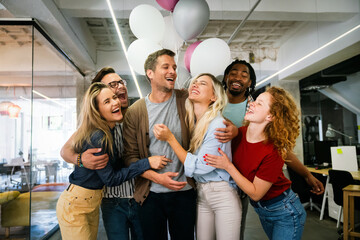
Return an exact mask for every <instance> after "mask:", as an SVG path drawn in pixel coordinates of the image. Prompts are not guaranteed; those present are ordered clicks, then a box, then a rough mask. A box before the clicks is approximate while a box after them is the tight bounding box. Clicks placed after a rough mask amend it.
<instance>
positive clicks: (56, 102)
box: [32, 90, 67, 108]
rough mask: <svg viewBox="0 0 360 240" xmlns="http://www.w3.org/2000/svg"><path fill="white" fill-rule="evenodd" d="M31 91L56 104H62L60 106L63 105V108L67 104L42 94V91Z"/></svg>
mask: <svg viewBox="0 0 360 240" xmlns="http://www.w3.org/2000/svg"><path fill="white" fill-rule="evenodd" d="M32 92H33V93H35V94H37V95H39V96H40V97H43V98H45V99H47V100H49V101H51V102H53V103H55V104H57V105H60V106H62V107H64V108H67V106H66V105H65V104H62V103H60V102H59V101H56V100H54V99H52V98H49V97H48V96H46V95H44V94H42V93H40V92H38V91H36V90H32Z"/></svg>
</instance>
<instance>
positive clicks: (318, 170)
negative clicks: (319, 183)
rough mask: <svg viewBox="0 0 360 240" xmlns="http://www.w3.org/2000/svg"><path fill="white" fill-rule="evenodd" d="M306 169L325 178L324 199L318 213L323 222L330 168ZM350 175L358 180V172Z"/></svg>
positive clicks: (359, 173) (359, 176)
mask: <svg viewBox="0 0 360 240" xmlns="http://www.w3.org/2000/svg"><path fill="white" fill-rule="evenodd" d="M306 168H307V169H308V170H309V171H310V172H312V173H319V174H322V175H325V176H326V184H325V191H324V197H323V200H322V204H321V211H320V220H323V218H324V212H325V205H326V199H327V198H328V196H329V170H330V169H331V168H324V169H315V168H314V167H308V166H306ZM350 173H351V175H352V176H353V178H354V179H355V180H360V171H355V172H350Z"/></svg>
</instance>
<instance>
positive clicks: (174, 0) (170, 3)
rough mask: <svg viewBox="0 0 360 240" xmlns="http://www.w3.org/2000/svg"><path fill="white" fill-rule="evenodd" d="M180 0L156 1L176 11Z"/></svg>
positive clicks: (164, 7) (163, 6) (165, 7)
mask: <svg viewBox="0 0 360 240" xmlns="http://www.w3.org/2000/svg"><path fill="white" fill-rule="evenodd" d="M178 1H179V0H156V2H157V3H158V4H159V5H160V6H161V7H162V8H163V9H166V10H168V11H171V12H172V11H174V8H175V5H176V3H177V2H178Z"/></svg>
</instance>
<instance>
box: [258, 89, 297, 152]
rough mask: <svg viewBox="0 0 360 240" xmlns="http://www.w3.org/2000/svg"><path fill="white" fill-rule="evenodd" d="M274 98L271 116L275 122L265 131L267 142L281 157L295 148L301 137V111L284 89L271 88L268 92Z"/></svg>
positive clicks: (271, 105) (267, 126)
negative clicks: (271, 144)
mask: <svg viewBox="0 0 360 240" xmlns="http://www.w3.org/2000/svg"><path fill="white" fill-rule="evenodd" d="M266 92H267V93H270V94H271V96H272V99H271V104H270V114H271V115H272V117H273V120H272V121H271V122H270V123H269V124H268V125H266V127H265V129H264V133H265V136H266V138H267V141H269V142H271V143H273V144H274V146H275V148H276V149H277V150H278V151H279V154H280V156H281V157H282V158H283V159H286V156H287V154H288V153H289V152H291V151H292V149H293V148H294V146H295V142H296V138H297V137H298V136H299V131H300V123H299V122H300V120H299V115H300V112H299V109H298V107H297V106H296V103H295V101H294V99H293V97H292V96H291V95H290V94H289V93H288V92H287V91H285V90H284V89H282V88H279V87H270V88H268V89H267V90H266Z"/></svg>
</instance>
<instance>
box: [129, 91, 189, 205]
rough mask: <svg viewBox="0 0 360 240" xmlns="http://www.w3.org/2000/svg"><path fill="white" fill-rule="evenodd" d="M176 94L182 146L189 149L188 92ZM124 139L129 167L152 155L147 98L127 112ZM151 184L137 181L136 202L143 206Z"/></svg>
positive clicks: (140, 100)
mask: <svg viewBox="0 0 360 240" xmlns="http://www.w3.org/2000/svg"><path fill="white" fill-rule="evenodd" d="M174 91H175V94H176V106H177V110H178V114H179V117H180V123H181V134H182V144H181V145H182V146H183V148H184V149H188V148H189V142H190V133H189V129H188V127H187V124H186V123H185V114H186V111H185V100H186V98H187V96H188V93H187V91H184V90H174ZM123 137H124V150H125V163H126V165H127V166H128V165H129V164H131V163H132V162H136V161H138V160H139V159H142V158H147V157H149V155H150V151H149V146H150V138H149V119H148V113H147V109H146V103H145V98H142V99H139V100H138V101H136V102H135V103H134V104H133V105H131V107H129V109H128V110H127V112H126V115H125V118H124V122H123ZM187 179H188V183H189V184H190V185H191V186H192V187H194V188H195V183H194V180H193V179H191V178H187ZM150 186H151V182H150V180H148V179H145V178H143V177H137V178H136V179H135V192H134V198H135V200H136V201H137V202H138V203H140V204H142V203H143V202H144V201H145V199H146V197H147V196H148V195H149V192H150Z"/></svg>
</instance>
